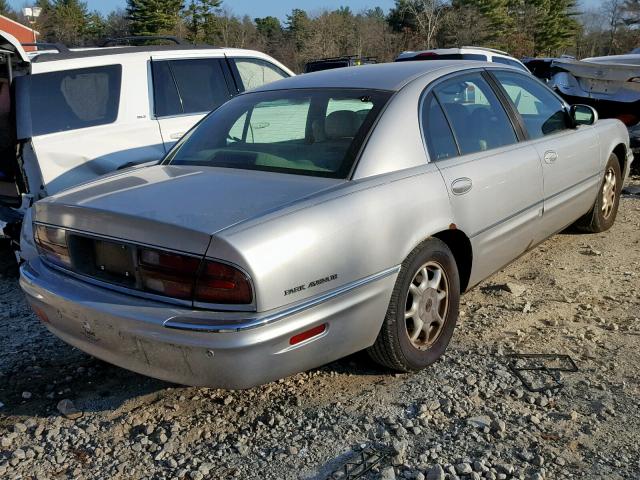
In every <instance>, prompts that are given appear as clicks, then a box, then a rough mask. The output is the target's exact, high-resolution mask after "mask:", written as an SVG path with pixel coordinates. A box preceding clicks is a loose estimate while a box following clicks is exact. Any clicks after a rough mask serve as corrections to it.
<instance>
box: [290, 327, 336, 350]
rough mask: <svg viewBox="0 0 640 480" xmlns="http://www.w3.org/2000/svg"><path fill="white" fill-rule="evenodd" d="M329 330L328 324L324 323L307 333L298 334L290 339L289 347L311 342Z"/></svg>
mask: <svg viewBox="0 0 640 480" xmlns="http://www.w3.org/2000/svg"><path fill="white" fill-rule="evenodd" d="M326 329H327V324H326V323H323V324H322V325H318V326H317V327H313V328H311V329H309V330H307V331H305V332H302V333H298V334H297V335H294V336H293V337H291V338H290V339H289V345H297V344H298V343H302V342H304V341H305V340H309V339H310V338H313V337H317V336H318V335H320V334H321V333H323V332H324V331H325V330H326Z"/></svg>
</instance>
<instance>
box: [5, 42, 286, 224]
mask: <svg viewBox="0 0 640 480" xmlns="http://www.w3.org/2000/svg"><path fill="white" fill-rule="evenodd" d="M146 38H147V37H145V39H146ZM291 75H293V72H291V70H289V69H288V68H286V67H285V66H284V65H282V64H281V63H280V62H278V61H276V60H274V59H273V58H271V57H269V56H268V55H265V54H263V53H260V52H256V51H252V50H242V49H232V48H214V47H207V46H193V45H188V44H183V43H180V42H179V41H177V43H175V44H173V45H150V44H147V45H139V46H112V47H104V48H82V49H69V48H66V47H65V46H63V45H62V46H61V45H52V44H46V45H44V46H43V51H42V52H41V53H30V54H27V53H26V52H25V50H24V49H23V47H22V46H21V45H20V43H19V42H18V41H17V40H16V39H15V38H13V37H12V36H11V35H9V34H7V33H4V32H0V96H1V97H2V99H3V102H4V107H6V108H5V110H6V111H7V112H5V114H2V112H0V121H2V122H3V125H0V131H1V132H2V134H1V135H0V155H1V160H2V162H1V163H0V170H1V173H0V207H3V208H0V219H1V220H3V221H4V222H5V223H9V224H15V218H16V215H15V214H16V213H17V215H18V218H19V217H20V215H21V214H23V213H24V210H25V209H26V208H28V207H29V205H30V204H31V202H32V201H36V200H39V199H41V198H44V197H46V196H47V195H51V194H54V193H57V192H59V191H61V190H64V189H66V188H69V187H71V186H73V185H77V184H79V183H83V182H86V181H89V180H92V179H94V178H96V177H97V176H100V175H103V174H106V173H109V172H113V171H116V170H118V169H122V168H126V167H130V166H133V165H137V164H142V163H145V162H150V161H159V160H160V159H161V158H162V157H164V155H165V154H166V153H167V152H168V151H169V150H170V149H171V147H172V146H173V145H174V144H175V143H176V142H177V141H178V140H179V139H180V138H181V137H182V135H184V134H185V132H187V131H188V130H189V129H191V127H193V126H194V125H195V124H196V123H197V122H198V121H200V120H201V119H202V118H203V117H204V116H205V115H206V114H207V113H208V112H210V111H211V110H213V109H215V108H217V107H218V106H220V105H221V104H223V103H224V102H226V101H227V100H229V99H230V98H232V97H234V96H235V95H238V94H239V93H241V92H243V91H245V90H249V89H252V88H255V87H259V86H261V85H263V84H264V83H267V82H270V81H273V80H277V79H281V78H285V77H289V76H291ZM4 100H6V101H4ZM10 209H13V211H11V210H10ZM16 210H17V212H16ZM3 212H4V213H6V214H7V215H2V214H3ZM5 227H7V225H5ZM7 231H8V229H5V233H7Z"/></svg>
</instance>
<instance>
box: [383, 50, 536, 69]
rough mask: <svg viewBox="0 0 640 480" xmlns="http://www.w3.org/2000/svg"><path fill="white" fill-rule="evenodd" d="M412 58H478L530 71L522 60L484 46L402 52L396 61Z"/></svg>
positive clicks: (481, 60) (410, 59)
mask: <svg viewBox="0 0 640 480" xmlns="http://www.w3.org/2000/svg"><path fill="white" fill-rule="evenodd" d="M412 60H478V61H480V62H494V63H500V64H502V65H509V66H511V67H515V68H519V69H520V70H523V71H525V72H529V70H528V69H527V67H525V66H524V64H523V63H522V62H521V61H520V60H516V59H515V58H513V57H512V56H510V55H509V54H508V53H506V52H502V51H500V50H495V49H493V48H484V47H459V48H436V49H433V50H419V51H406V52H402V53H401V54H400V55H398V56H397V57H396V59H395V60H394V61H395V62H408V61H412Z"/></svg>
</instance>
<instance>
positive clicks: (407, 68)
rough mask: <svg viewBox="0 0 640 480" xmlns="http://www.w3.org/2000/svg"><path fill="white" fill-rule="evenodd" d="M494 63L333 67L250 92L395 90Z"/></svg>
mask: <svg viewBox="0 0 640 480" xmlns="http://www.w3.org/2000/svg"><path fill="white" fill-rule="evenodd" d="M491 66H495V64H491V63H489V62H479V61H477V60H432V61H429V62H422V61H419V60H418V61H409V62H389V63H375V64H367V65H361V66H359V67H349V68H335V69H332V70H323V71H321V72H313V73H305V74H304V75H298V76H296V77H290V78H285V79H283V80H278V81H276V82H273V83H269V84H266V85H263V86H261V87H258V88H256V89H253V90H251V91H252V92H256V91H269V90H287V89H298V88H365V89H371V90H390V91H397V90H400V89H401V88H402V87H404V86H405V85H406V84H407V83H409V82H410V81H412V80H414V79H416V78H418V77H421V76H423V75H426V74H428V73H431V72H434V71H436V70H440V69H444V68H447V67H449V68H450V67H456V68H455V70H465V69H467V68H479V67H491Z"/></svg>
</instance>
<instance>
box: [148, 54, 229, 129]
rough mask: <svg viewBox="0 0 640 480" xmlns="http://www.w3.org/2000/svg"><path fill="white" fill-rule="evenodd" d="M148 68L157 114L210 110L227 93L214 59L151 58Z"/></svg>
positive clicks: (166, 114) (218, 63)
mask: <svg viewBox="0 0 640 480" xmlns="http://www.w3.org/2000/svg"><path fill="white" fill-rule="evenodd" d="M152 68H153V94H154V113H155V115H156V116H157V117H167V116H173V115H184V114H195V113H204V112H210V111H211V110H214V109H215V108H217V107H218V106H220V105H221V104H223V103H224V102H226V101H227V100H228V99H229V97H230V96H231V94H230V92H229V88H228V86H227V82H226V80H225V78H224V73H223V70H222V65H221V63H220V60H218V59H211V58H207V59H192V60H191V59H190V60H163V61H154V62H153V63H152Z"/></svg>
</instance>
